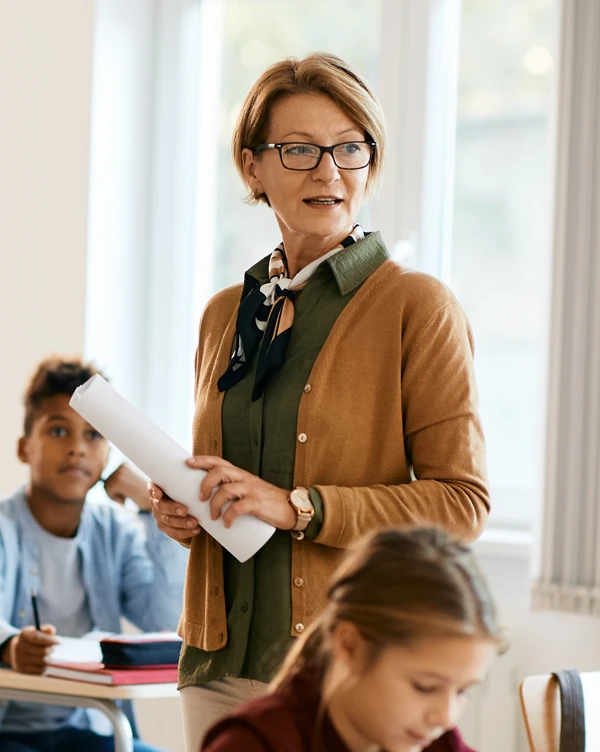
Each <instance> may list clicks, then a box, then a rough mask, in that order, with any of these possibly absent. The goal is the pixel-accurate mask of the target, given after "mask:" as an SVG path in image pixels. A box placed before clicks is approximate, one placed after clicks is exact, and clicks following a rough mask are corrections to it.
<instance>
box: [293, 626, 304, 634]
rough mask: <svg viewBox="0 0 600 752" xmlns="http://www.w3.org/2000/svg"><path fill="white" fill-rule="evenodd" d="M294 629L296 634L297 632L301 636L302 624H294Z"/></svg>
mask: <svg viewBox="0 0 600 752" xmlns="http://www.w3.org/2000/svg"><path fill="white" fill-rule="evenodd" d="M294 629H295V630H296V632H298V634H302V632H304V624H296V626H295V627H294Z"/></svg>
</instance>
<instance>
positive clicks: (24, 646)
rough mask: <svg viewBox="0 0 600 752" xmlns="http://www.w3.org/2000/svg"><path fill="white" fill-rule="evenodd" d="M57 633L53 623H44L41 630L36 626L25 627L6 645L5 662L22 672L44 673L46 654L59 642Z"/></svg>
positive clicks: (3, 654) (3, 657)
mask: <svg viewBox="0 0 600 752" xmlns="http://www.w3.org/2000/svg"><path fill="white" fill-rule="evenodd" d="M55 634H56V628H55V627H53V626H52V624H42V628H41V630H40V631H39V632H38V630H37V629H36V628H35V627H23V629H22V630H21V631H20V632H19V634H18V635H15V636H14V637H12V638H11V639H10V640H9V641H8V642H7V644H6V645H5V646H4V650H3V652H2V660H3V662H4V663H8V664H9V666H12V668H13V669H14V670H15V671H20V672H21V673H22V674H43V673H44V669H45V668H46V656H47V655H48V654H49V653H50V651H51V650H52V648H53V647H54V646H55V645H57V644H58V640H57V639H56V637H55V636H54V635H55Z"/></svg>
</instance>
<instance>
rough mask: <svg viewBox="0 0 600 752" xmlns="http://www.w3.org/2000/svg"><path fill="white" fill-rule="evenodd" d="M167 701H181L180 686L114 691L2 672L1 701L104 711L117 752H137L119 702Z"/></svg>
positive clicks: (129, 686)
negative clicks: (164, 699)
mask: <svg viewBox="0 0 600 752" xmlns="http://www.w3.org/2000/svg"><path fill="white" fill-rule="evenodd" d="M163 697H164V698H166V697H177V685H176V684H174V683H173V684H127V685H123V686H117V687H113V686H112V685H110V684H92V683H91V682H80V681H72V680H71V679H56V678H54V677H51V676H30V675H29V674H20V673H18V672H17V671H12V670H11V669H5V668H4V669H0V700H18V701H20V702H40V703H43V704H44V705H66V706H67V707H70V706H76V707H83V708H96V710H100V711H102V712H103V713H104V714H105V715H106V716H107V717H108V719H109V721H110V722H111V724H112V727H113V729H114V734H115V752H132V751H133V735H132V733H131V726H130V725H129V721H128V720H127V718H126V716H125V714H124V713H123V712H122V711H121V710H120V709H119V708H118V707H117V706H116V704H115V700H143V699H148V698H163Z"/></svg>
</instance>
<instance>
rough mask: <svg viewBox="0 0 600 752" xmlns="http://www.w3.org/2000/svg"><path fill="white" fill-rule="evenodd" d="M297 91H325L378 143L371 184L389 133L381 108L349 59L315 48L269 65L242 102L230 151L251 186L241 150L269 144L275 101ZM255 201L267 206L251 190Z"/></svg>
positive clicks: (252, 198)
mask: <svg viewBox="0 0 600 752" xmlns="http://www.w3.org/2000/svg"><path fill="white" fill-rule="evenodd" d="M293 94H325V95H326V96H328V97H329V98H330V99H332V100H333V101H334V102H335V104H337V106H338V107H339V108H340V110H342V112H344V113H345V114H346V115H347V116H348V117H349V118H350V120H352V122H353V123H354V124H355V125H356V126H357V127H358V128H359V129H360V130H362V131H364V132H365V138H366V140H372V141H374V142H375V144H376V146H375V150H374V153H373V159H372V161H371V164H370V166H369V177H368V181H367V186H368V187H371V186H372V185H373V184H374V183H375V182H376V180H377V178H378V177H379V175H380V173H381V168H382V166H383V163H384V159H385V152H386V131H385V118H384V115H383V110H382V109H381V106H380V104H379V102H378V101H377V99H376V98H375V95H374V94H373V92H372V91H371V89H370V88H369V87H368V86H367V83H366V82H365V80H364V79H363V78H362V76H361V75H360V74H359V73H358V72H357V71H355V70H354V69H353V68H352V67H351V66H350V65H348V63H346V62H344V61H343V60H341V59H340V58H339V57H336V56H335V55H330V54H329V53H326V52H314V53H312V54H311V55H308V56H307V57H305V58H303V59H302V60H299V59H298V58H295V57H289V58H286V59H285V60H281V61H280V62H278V63H275V64H274V65H271V66H270V68H267V70H266V71H265V72H264V73H263V74H262V75H261V76H260V77H259V78H258V79H257V80H256V81H255V82H254V84H253V85H252V87H251V89H250V91H249V92H248V94H247V95H246V98H245V100H244V102H243V104H242V109H241V111H240V114H239V116H238V119H237V123H236V125H235V128H234V131H233V138H232V152H233V160H234V162H235V166H236V167H237V170H238V172H239V173H240V176H241V178H242V181H243V182H244V185H245V186H246V188H248V190H250V186H249V185H248V183H247V182H246V177H245V175H244V164H243V159H242V152H243V150H244V149H253V148H255V147H256V146H258V145H259V144H262V143H265V142H266V140H267V134H268V131H269V121H270V118H271V112H272V109H273V105H274V104H275V102H277V101H278V100H279V99H281V98H282V97H286V96H291V95H293ZM249 200H250V201H253V202H258V201H263V202H264V203H267V204H268V200H267V197H266V195H265V194H260V195H253V194H252V193H250V194H249Z"/></svg>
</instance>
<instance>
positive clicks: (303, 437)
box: [298, 433, 308, 444]
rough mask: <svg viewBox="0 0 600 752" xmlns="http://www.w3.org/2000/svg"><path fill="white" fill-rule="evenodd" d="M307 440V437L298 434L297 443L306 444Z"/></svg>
mask: <svg viewBox="0 0 600 752" xmlns="http://www.w3.org/2000/svg"><path fill="white" fill-rule="evenodd" d="M307 440H308V436H307V435H306V434H305V433H299V434H298V441H299V442H300V443H301V444H306V442H307Z"/></svg>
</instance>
